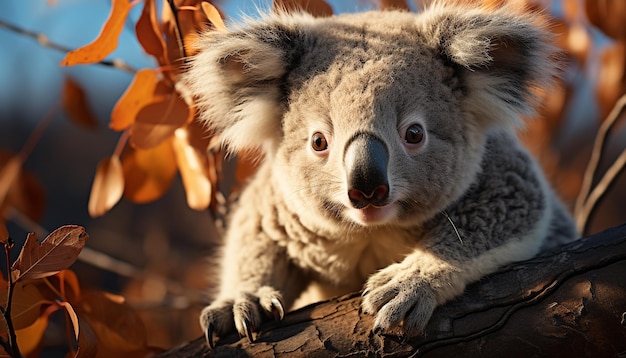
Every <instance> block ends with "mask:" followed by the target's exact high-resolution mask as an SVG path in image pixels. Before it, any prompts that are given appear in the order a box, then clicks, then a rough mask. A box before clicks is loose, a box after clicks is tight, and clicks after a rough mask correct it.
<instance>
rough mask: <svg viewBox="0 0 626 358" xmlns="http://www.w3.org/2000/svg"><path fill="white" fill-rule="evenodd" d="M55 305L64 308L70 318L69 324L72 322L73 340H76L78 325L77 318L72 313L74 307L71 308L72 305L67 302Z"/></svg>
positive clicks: (78, 331)
mask: <svg viewBox="0 0 626 358" xmlns="http://www.w3.org/2000/svg"><path fill="white" fill-rule="evenodd" d="M57 304H58V305H59V306H61V307H63V308H65V311H66V312H67V315H68V317H69V318H70V322H72V327H73V328H74V338H76V339H78V334H79V333H80V328H79V325H78V316H77V315H76V312H74V307H72V305H71V304H70V303H69V302H67V301H57Z"/></svg>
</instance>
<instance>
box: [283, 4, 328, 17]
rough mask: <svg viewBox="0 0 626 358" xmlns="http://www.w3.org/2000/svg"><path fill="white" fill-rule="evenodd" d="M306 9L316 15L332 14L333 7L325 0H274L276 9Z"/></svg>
mask: <svg viewBox="0 0 626 358" xmlns="http://www.w3.org/2000/svg"><path fill="white" fill-rule="evenodd" d="M278 9H280V10H284V11H287V12H293V11H300V10H304V11H306V12H308V13H309V14H311V15H313V16H315V17H324V16H332V14H333V8H332V7H331V6H330V5H328V3H327V2H326V1H324V0H274V10H278Z"/></svg>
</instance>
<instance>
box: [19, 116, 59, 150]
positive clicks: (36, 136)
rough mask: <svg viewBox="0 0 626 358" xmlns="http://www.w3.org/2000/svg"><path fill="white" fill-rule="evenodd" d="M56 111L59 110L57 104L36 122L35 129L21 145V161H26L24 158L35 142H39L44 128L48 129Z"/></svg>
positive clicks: (33, 147)
mask: <svg viewBox="0 0 626 358" xmlns="http://www.w3.org/2000/svg"><path fill="white" fill-rule="evenodd" d="M58 111H59V107H58V106H54V107H52V108H51V109H50V110H49V111H48V113H46V116H45V117H43V118H42V119H41V120H40V121H39V123H38V124H37V126H36V127H35V129H34V130H33V131H32V133H31V134H30V136H29V137H28V139H27V140H26V143H24V146H23V147H22V150H21V151H20V153H19V155H20V157H21V158H22V161H23V162H25V161H26V159H27V158H28V156H29V155H30V153H31V152H32V151H33V149H35V146H36V145H37V143H39V140H40V139H41V137H42V136H43V133H44V132H45V131H46V129H48V126H49V125H50V122H52V120H53V119H54V117H55V116H56V114H57V113H58Z"/></svg>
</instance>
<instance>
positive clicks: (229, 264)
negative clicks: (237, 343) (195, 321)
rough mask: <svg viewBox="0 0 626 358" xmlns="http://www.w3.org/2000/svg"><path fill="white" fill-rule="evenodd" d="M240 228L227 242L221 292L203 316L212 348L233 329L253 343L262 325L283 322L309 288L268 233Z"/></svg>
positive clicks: (201, 318)
mask: <svg viewBox="0 0 626 358" xmlns="http://www.w3.org/2000/svg"><path fill="white" fill-rule="evenodd" d="M239 229H240V230H232V229H231V233H230V234H229V235H228V237H227V242H226V247H225V251H224V255H223V257H222V276H221V285H220V291H219V293H218V295H217V297H216V299H215V300H214V301H213V302H212V303H211V304H210V305H209V306H207V307H205V308H204V310H203V311H202V313H201V315H200V324H201V326H202V329H203V331H204V332H205V335H206V339H207V342H208V343H209V345H210V346H211V347H212V346H213V334H217V335H218V336H220V335H224V334H227V333H229V332H231V331H232V330H233V329H236V330H237V331H238V332H239V334H240V335H241V336H247V337H248V338H249V339H250V340H251V341H252V332H254V331H257V330H258V328H259V326H260V324H261V322H262V321H263V320H265V319H271V318H274V319H276V320H279V319H282V318H283V315H284V312H285V308H288V307H290V306H291V304H292V303H293V301H294V300H295V298H296V297H297V296H298V295H299V294H300V292H301V291H302V289H303V287H304V286H305V285H306V284H307V281H306V278H305V277H304V275H303V274H302V271H301V270H300V269H298V268H296V267H294V266H293V264H292V263H291V262H290V261H289V260H288V258H287V255H286V253H285V248H284V247H280V246H279V245H277V244H276V242H275V241H273V240H270V239H268V238H267V237H266V235H265V234H264V233H262V232H261V233H256V232H255V233H254V234H251V233H250V234H248V235H245V234H244V235H242V233H245V230H244V231H243V232H242V230H241V229H242V228H239ZM244 229H245V227H244Z"/></svg>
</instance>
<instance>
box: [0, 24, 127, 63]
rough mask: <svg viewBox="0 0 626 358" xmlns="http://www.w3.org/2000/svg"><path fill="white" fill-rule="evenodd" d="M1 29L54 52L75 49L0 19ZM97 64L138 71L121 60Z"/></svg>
mask: <svg viewBox="0 0 626 358" xmlns="http://www.w3.org/2000/svg"><path fill="white" fill-rule="evenodd" d="M0 28H5V29H7V30H10V31H13V32H15V33H17V34H20V35H23V36H26V37H30V38H32V39H34V40H35V41H37V42H38V43H39V44H40V45H41V46H43V47H47V48H51V49H53V50H57V51H60V52H63V53H68V52H71V51H73V50H74V49H72V48H69V47H66V46H63V45H59V44H57V43H54V42H52V41H50V39H48V36H46V35H44V34H41V33H38V32H34V31H30V30H26V29H23V28H21V27H18V26H15V25H13V24H10V23H8V22H6V21H4V20H2V19H0ZM97 64H100V65H103V66H109V67H113V68H117V69H119V70H123V71H126V72H130V73H136V72H137V70H136V69H134V68H133V67H131V66H130V65H128V64H127V63H126V62H125V61H124V60H121V59H117V58H116V59H113V60H102V61H100V62H97Z"/></svg>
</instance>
